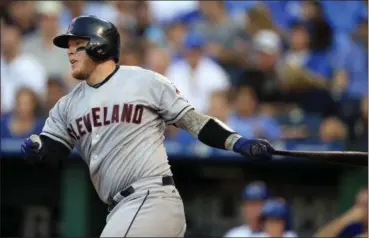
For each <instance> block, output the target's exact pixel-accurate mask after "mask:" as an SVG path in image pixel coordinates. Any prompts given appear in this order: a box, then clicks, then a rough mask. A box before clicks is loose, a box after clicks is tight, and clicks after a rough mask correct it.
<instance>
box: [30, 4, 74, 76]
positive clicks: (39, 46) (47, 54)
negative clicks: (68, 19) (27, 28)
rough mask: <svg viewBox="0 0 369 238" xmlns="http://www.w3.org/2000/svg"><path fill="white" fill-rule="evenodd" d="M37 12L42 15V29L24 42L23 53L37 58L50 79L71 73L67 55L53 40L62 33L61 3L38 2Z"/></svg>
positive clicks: (40, 23)
mask: <svg viewBox="0 0 369 238" xmlns="http://www.w3.org/2000/svg"><path fill="white" fill-rule="evenodd" d="M36 6H37V8H36V9H37V12H38V13H39V15H40V22H39V25H40V28H39V30H38V31H37V32H36V33H35V34H32V35H30V36H29V37H27V38H25V39H24V40H23V51H24V52H25V53H29V54H31V55H33V56H34V57H36V59H37V60H38V61H39V62H40V63H41V64H42V65H43V66H44V67H45V70H46V73H47V75H48V77H60V76H61V75H63V74H66V73H67V72H70V71H71V67H70V65H69V60H68V57H67V54H66V52H65V51H64V50H62V49H60V48H58V47H55V46H54V44H53V38H54V37H55V36H56V35H57V34H58V33H60V31H61V29H60V24H59V18H60V12H61V10H62V7H63V6H62V3H61V2H53V1H42V2H37V5H36Z"/></svg>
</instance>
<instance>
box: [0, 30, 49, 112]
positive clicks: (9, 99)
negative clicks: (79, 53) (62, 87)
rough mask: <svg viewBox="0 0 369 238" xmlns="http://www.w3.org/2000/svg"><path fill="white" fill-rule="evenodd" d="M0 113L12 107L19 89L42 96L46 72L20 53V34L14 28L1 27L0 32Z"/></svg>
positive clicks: (38, 64)
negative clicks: (28, 90)
mask: <svg viewBox="0 0 369 238" xmlns="http://www.w3.org/2000/svg"><path fill="white" fill-rule="evenodd" d="M1 33H2V34H1V112H2V113H5V112H9V111H10V110H11V109H12V108H13V106H14V103H15V101H14V98H15V97H14V95H15V92H16V91H17V90H18V89H19V88H20V87H28V88H31V89H32V90H33V91H35V92H36V93H37V94H38V95H39V96H40V97H43V96H44V92H45V87H46V79H47V76H46V72H45V69H44V67H43V66H42V65H41V64H40V63H39V62H38V61H37V60H36V59H35V58H34V57H33V56H31V55H28V54H25V53H23V52H22V51H21V32H20V30H19V29H18V28H17V27H15V26H10V25H3V24H2V31H1Z"/></svg>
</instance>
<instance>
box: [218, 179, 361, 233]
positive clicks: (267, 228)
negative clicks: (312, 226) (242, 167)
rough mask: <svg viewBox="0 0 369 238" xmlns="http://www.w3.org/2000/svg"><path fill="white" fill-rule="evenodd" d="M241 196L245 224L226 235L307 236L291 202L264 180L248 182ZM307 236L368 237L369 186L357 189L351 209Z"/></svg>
mask: <svg viewBox="0 0 369 238" xmlns="http://www.w3.org/2000/svg"><path fill="white" fill-rule="evenodd" d="M242 199H243V202H242V204H241V210H242V217H243V219H244V220H243V224H241V225H240V226H236V227H233V228H231V229H230V230H228V231H227V232H226V233H225V234H224V237H227V238H228V237H229V238H230V237H304V235H301V234H298V233H297V232H296V231H295V228H294V224H293V221H294V211H293V208H292V206H290V205H289V204H288V203H287V202H286V200H285V199H284V198H281V197H275V196H274V194H270V191H269V188H268V186H267V185H266V184H265V183H264V182H262V181H254V182H251V183H250V184H248V185H247V186H246V187H245V189H244V191H243V193H242ZM308 236H310V237H368V187H367V186H365V187H363V188H361V189H360V190H359V191H358V193H357V194H356V198H355V201H354V203H353V205H352V207H351V208H350V209H348V210H347V211H346V212H345V213H343V214H341V215H340V216H339V217H337V218H335V219H334V220H332V221H329V222H328V223H327V224H325V225H324V226H323V227H321V228H319V229H318V230H317V231H316V232H315V233H314V234H310V235H308ZM308 236H307V237H308Z"/></svg>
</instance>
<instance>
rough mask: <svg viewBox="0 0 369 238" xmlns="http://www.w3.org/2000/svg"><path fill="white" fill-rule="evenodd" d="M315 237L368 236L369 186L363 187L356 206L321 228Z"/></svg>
mask: <svg viewBox="0 0 369 238" xmlns="http://www.w3.org/2000/svg"><path fill="white" fill-rule="evenodd" d="M314 237H342V238H353V237H368V188H367V187H364V188H362V189H361V190H360V191H359V193H358V194H357V197H356V202H355V204H354V206H352V208H351V209H350V210H348V211H347V212H346V213H344V214H343V215H342V216H340V217H338V218H336V219H335V220H333V221H331V222H330V223H329V224H327V225H325V226H324V227H323V228H321V229H320V230H319V231H318V232H317V234H315V236H314Z"/></svg>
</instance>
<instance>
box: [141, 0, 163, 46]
mask: <svg viewBox="0 0 369 238" xmlns="http://www.w3.org/2000/svg"><path fill="white" fill-rule="evenodd" d="M135 13H136V14H135V16H136V36H137V37H145V38H146V39H147V40H148V41H150V42H153V43H155V44H160V42H162V41H163V40H164V37H165V36H164V32H163V30H162V29H161V28H159V27H158V24H155V22H154V21H153V19H152V16H151V12H150V9H149V4H148V2H147V1H138V2H136V7H135Z"/></svg>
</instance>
